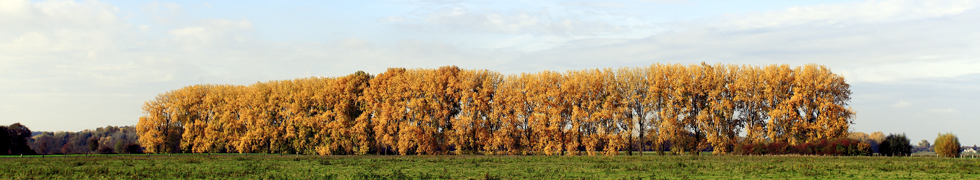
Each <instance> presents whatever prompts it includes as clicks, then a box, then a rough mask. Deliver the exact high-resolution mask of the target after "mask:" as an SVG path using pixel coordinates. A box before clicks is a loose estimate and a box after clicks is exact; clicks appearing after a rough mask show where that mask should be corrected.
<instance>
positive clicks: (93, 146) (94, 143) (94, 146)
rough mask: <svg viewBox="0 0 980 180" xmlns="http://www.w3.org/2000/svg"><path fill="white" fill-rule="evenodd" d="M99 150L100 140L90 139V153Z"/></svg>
mask: <svg viewBox="0 0 980 180" xmlns="http://www.w3.org/2000/svg"><path fill="white" fill-rule="evenodd" d="M98 149H99V138H96V137H92V138H89V139H88V150H89V152H95V151H96V150H98Z"/></svg>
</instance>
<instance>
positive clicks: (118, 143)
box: [113, 140, 126, 153]
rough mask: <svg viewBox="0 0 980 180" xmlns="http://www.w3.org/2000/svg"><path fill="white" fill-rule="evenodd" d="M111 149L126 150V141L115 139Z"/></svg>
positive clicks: (121, 151)
mask: <svg viewBox="0 0 980 180" xmlns="http://www.w3.org/2000/svg"><path fill="white" fill-rule="evenodd" d="M113 149H115V150H116V153H124V152H125V151H126V142H124V141H123V140H119V141H116V147H115V148H113Z"/></svg>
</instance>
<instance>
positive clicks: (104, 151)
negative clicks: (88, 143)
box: [97, 146, 115, 154]
mask: <svg viewBox="0 0 980 180" xmlns="http://www.w3.org/2000/svg"><path fill="white" fill-rule="evenodd" d="M97 152H98V153H99V154H113V153H115V150H113V149H112V147H109V146H100V147H99V149H98V151H97Z"/></svg>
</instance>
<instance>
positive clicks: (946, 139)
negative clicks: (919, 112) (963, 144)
mask: <svg viewBox="0 0 980 180" xmlns="http://www.w3.org/2000/svg"><path fill="white" fill-rule="evenodd" d="M933 142H934V143H935V144H933V148H934V149H935V150H936V155H939V156H940V157H960V139H959V138H957V137H956V135H953V133H946V134H939V137H937V138H936V141H933Z"/></svg>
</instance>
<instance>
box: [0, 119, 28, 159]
mask: <svg viewBox="0 0 980 180" xmlns="http://www.w3.org/2000/svg"><path fill="white" fill-rule="evenodd" d="M5 130H6V134H7V137H8V138H5V139H7V143H4V142H0V143H4V145H8V149H7V151H4V152H0V154H37V152H34V150H32V149H31V147H30V145H29V142H31V129H29V128H27V126H24V125H21V124H20V123H14V124H11V125H10V126H7V127H6V128H5ZM0 150H3V149H0Z"/></svg>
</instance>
